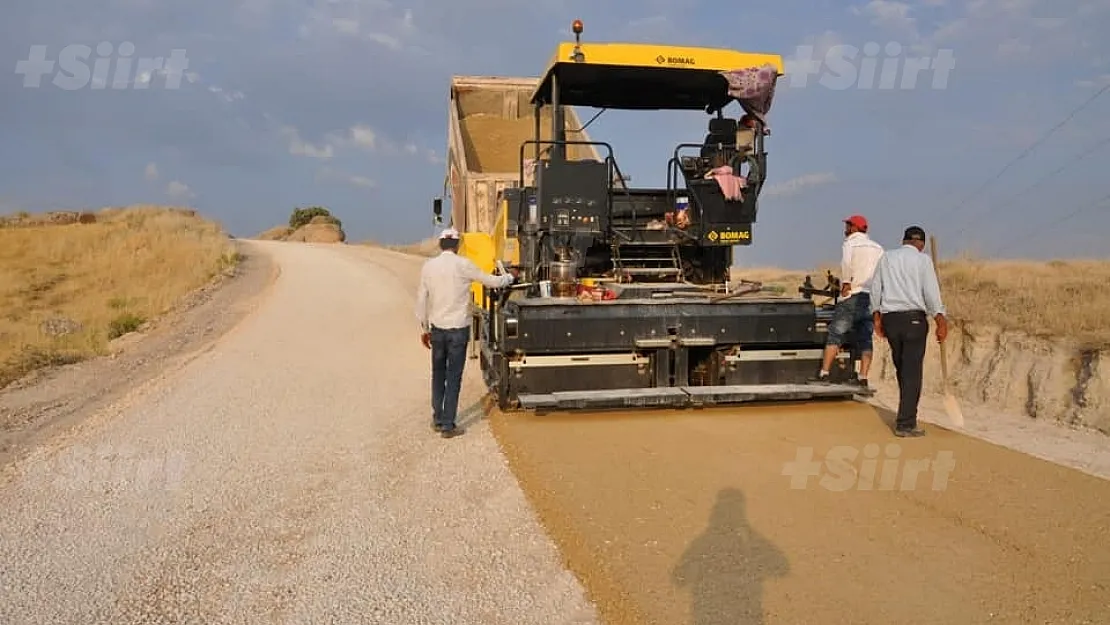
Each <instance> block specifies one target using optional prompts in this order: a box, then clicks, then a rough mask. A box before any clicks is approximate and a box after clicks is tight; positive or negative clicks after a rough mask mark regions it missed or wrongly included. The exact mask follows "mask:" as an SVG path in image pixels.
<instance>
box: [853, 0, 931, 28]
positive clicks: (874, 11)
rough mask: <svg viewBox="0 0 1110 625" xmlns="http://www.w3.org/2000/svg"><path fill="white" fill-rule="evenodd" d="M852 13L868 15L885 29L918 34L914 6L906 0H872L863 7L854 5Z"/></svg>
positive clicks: (875, 23) (873, 21) (874, 22)
mask: <svg viewBox="0 0 1110 625" xmlns="http://www.w3.org/2000/svg"><path fill="white" fill-rule="evenodd" d="M852 13H855V14H856V15H861V16H864V17H867V18H868V19H870V20H871V23H872V24H874V25H876V26H878V27H880V28H884V29H888V30H893V31H901V32H904V33H912V34H914V35H916V34H917V26H916V20H915V19H914V18H913V17H912V16H911V13H912V8H911V7H910V5H908V4H906V3H905V2H895V1H894V0H871V1H870V2H868V3H867V4H865V5H863V6H862V7H852Z"/></svg>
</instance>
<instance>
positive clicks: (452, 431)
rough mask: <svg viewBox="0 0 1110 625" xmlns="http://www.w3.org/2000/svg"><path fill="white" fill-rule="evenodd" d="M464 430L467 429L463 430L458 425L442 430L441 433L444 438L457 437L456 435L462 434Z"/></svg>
mask: <svg viewBox="0 0 1110 625" xmlns="http://www.w3.org/2000/svg"><path fill="white" fill-rule="evenodd" d="M464 431H465V430H463V429H462V428H460V427H457V426H456V427H452V428H447V429H444V430H440V433H439V435H440V436H442V437H443V438H455V437H456V436H462V434H463V432H464Z"/></svg>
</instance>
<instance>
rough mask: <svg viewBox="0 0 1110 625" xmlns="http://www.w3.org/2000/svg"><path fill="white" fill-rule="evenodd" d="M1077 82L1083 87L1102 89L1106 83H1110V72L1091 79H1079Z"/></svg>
mask: <svg viewBox="0 0 1110 625" xmlns="http://www.w3.org/2000/svg"><path fill="white" fill-rule="evenodd" d="M1075 84H1076V85H1077V86H1079V87H1082V88H1083V89H1094V88H1099V89H1101V88H1102V87H1105V86H1106V85H1110V74H1101V75H1099V76H1095V77H1094V78H1092V79H1089V80H1079V81H1076V83H1075Z"/></svg>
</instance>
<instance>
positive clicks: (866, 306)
mask: <svg viewBox="0 0 1110 625" xmlns="http://www.w3.org/2000/svg"><path fill="white" fill-rule="evenodd" d="M874 334H875V321H874V319H873V318H872V317H871V296H870V295H869V294H867V293H856V294H855V295H853V296H851V297H849V298H848V299H844V300H841V301H840V302H838V303H837V305H836V310H834V311H833V318H832V320H831V321H829V334H828V338H827V339H826V344H827V345H843V344H844V343H845V342H848V339H849V337H851V343H852V346H853V347H855V348H856V350H857V351H861V352H869V351H871V350H872V347H873V345H872V342H873V337H874Z"/></svg>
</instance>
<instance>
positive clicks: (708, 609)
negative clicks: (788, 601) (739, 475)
mask: <svg viewBox="0 0 1110 625" xmlns="http://www.w3.org/2000/svg"><path fill="white" fill-rule="evenodd" d="M789 572H790V565H789V562H788V561H787V559H786V555H785V554H783V553H782V552H781V551H779V549H778V548H777V547H775V545H774V544H772V543H771V542H770V541H769V540H767V539H766V538H764V537H763V536H761V535H760V534H758V533H757V532H756V531H755V530H754V529H752V527H751V525H750V524H749V523H748V515H747V507H746V504H745V501H744V493H743V492H741V491H740V490H738V489H735V488H726V489H724V490H722V491H721V492H720V493H718V495H717V503H716V505H715V506H714V508H713V513H712V515H711V516H710V518H709V527H707V528H706V530H705V532H703V533H702V534H701V535H700V536H698V537H697V538H696V539H694V542H693V543H691V544H690V546H689V548H687V549H686V553H684V554H683V555H682V558H681V559H680V560H679V563H678V565H677V566H676V567H675V569H674V571H673V572H672V577H671V579H672V581H673V582H674V583H675V585H677V586H678V587H680V588H684V587H689V588H690V591H691V594H692V595H693V596H692V604H691V608H692V609H691V614H692V615H693V620H692V621H691V623H692V625H761V624H762V623H764V618H763V585H764V583H765V582H766V581H767V580H768V579H770V578H772V577H783V576H785V575H786V574H787V573H789Z"/></svg>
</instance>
